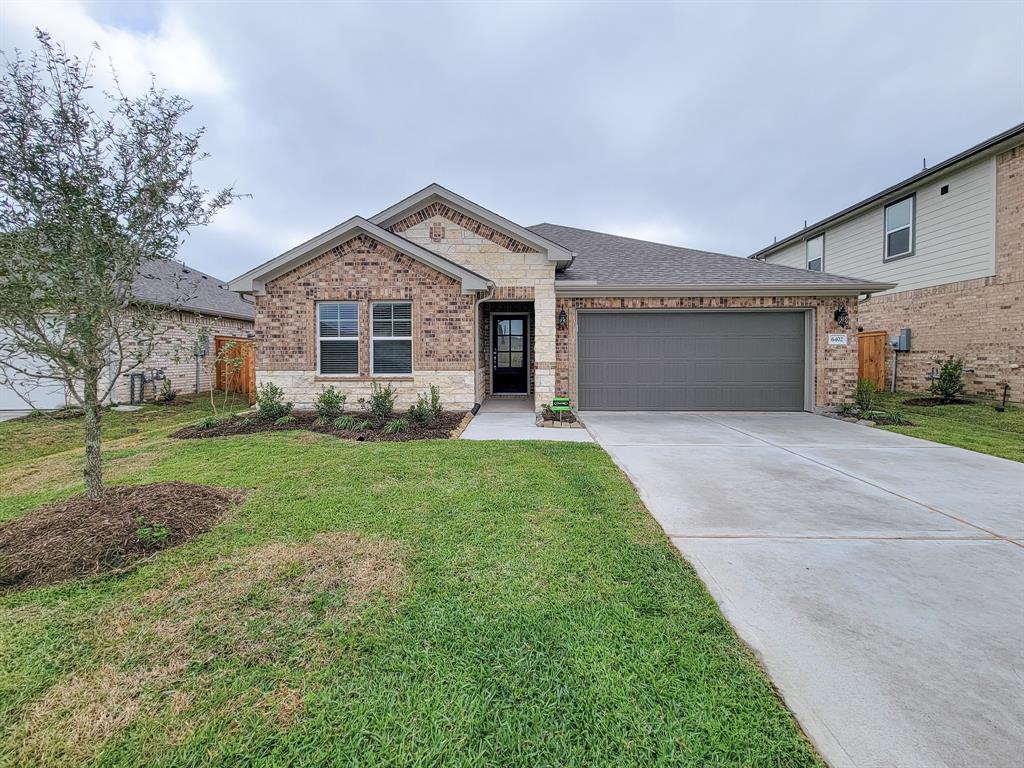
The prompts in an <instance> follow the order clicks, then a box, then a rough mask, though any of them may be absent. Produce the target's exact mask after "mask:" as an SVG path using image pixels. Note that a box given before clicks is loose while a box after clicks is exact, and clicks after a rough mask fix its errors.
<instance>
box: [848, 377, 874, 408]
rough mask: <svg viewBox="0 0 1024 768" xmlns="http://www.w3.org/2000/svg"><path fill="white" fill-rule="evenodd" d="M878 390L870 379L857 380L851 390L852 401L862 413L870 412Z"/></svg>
mask: <svg viewBox="0 0 1024 768" xmlns="http://www.w3.org/2000/svg"><path fill="white" fill-rule="evenodd" d="M877 394H878V388H877V387H876V386H875V383H874V382H873V381H871V380H870V379H857V386H856V388H855V389H854V390H853V401H854V402H855V403H856V404H857V407H858V408H860V409H861V410H862V411H870V410H871V408H872V406H873V405H874V404H875V395H877Z"/></svg>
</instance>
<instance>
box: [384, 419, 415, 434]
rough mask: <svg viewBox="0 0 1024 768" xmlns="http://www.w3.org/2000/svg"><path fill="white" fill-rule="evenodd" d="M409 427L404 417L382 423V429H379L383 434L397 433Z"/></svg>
mask: <svg viewBox="0 0 1024 768" xmlns="http://www.w3.org/2000/svg"><path fill="white" fill-rule="evenodd" d="M407 429H409V422H408V421H406V420H405V419H394V420H392V421H389V422H388V423H387V424H385V425H384V429H382V430H381V431H382V432H383V433H384V434H385V435H397V434H398V433H399V432H405V431H406V430H407Z"/></svg>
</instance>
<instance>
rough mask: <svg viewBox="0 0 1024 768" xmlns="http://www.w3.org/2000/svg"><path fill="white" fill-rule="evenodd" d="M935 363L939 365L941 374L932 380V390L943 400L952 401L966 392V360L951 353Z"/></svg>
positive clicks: (945, 401)
mask: <svg viewBox="0 0 1024 768" xmlns="http://www.w3.org/2000/svg"><path fill="white" fill-rule="evenodd" d="M935 363H936V365H938V366H939V375H938V377H937V378H935V379H933V380H932V386H931V392H932V394H933V395H935V396H936V397H937V398H939V399H940V400H941V401H942V402H944V403H952V402H953V401H954V400H956V399H957V397H959V396H960V395H962V394H963V392H964V361H963V360H962V359H961V358H959V357H953V356H952V355H950V356H949V358H948V359H946V360H936V361H935Z"/></svg>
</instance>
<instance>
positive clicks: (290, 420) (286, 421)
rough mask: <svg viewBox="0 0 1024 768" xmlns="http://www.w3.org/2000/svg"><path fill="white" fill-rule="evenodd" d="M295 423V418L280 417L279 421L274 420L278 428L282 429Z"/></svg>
mask: <svg viewBox="0 0 1024 768" xmlns="http://www.w3.org/2000/svg"><path fill="white" fill-rule="evenodd" d="M295 422H296V418H295V417H294V416H282V417H281V418H279V419H274V423H275V424H276V425H277V426H279V427H284V426H286V425H288V424H294V423H295Z"/></svg>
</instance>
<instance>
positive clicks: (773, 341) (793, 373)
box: [577, 311, 805, 410]
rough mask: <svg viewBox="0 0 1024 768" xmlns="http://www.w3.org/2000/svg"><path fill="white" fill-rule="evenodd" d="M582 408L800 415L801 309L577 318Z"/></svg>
mask: <svg viewBox="0 0 1024 768" xmlns="http://www.w3.org/2000/svg"><path fill="white" fill-rule="evenodd" d="M577 338H578V346H577V352H578V368H577V371H578V378H579V402H580V407H581V408H584V409H591V410H802V409H803V407H804V372H805V360H804V319H803V313H802V312H638V311H623V312H601V313H581V314H580V315H579V332H578V334H577Z"/></svg>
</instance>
